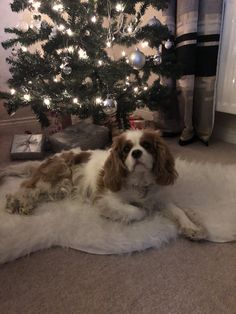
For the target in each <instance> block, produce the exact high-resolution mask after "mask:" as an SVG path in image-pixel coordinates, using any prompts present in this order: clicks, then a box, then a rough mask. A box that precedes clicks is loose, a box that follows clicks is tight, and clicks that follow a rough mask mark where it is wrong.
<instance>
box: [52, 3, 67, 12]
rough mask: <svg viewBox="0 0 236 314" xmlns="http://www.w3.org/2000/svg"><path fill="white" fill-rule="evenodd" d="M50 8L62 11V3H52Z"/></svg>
mask: <svg viewBox="0 0 236 314" xmlns="http://www.w3.org/2000/svg"><path fill="white" fill-rule="evenodd" d="M52 9H53V10H54V11H57V12H62V11H63V9H64V7H63V4H62V3H58V4H54V5H53V7H52Z"/></svg>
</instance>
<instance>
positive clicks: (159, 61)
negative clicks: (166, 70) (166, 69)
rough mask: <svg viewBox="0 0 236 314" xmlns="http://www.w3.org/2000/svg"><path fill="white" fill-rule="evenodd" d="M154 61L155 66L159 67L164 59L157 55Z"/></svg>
mask: <svg viewBox="0 0 236 314" xmlns="http://www.w3.org/2000/svg"><path fill="white" fill-rule="evenodd" d="M153 61H154V63H155V64H158V65H159V64H161V63H162V57H161V56H159V55H156V56H154V59H153Z"/></svg>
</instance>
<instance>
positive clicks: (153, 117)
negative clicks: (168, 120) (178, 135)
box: [129, 107, 157, 130]
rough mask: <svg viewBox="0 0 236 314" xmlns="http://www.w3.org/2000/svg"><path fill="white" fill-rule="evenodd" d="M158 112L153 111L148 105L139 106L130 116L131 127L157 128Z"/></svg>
mask: <svg viewBox="0 0 236 314" xmlns="http://www.w3.org/2000/svg"><path fill="white" fill-rule="evenodd" d="M156 121H157V112H156V111H151V110H150V109H149V108H147V107H143V108H137V109H136V110H135V111H134V112H133V113H132V114H131V115H130V116H129V123H130V127H131V129H139V130H140V129H147V128H148V129H150V128H151V129H156V128H157V124H156Z"/></svg>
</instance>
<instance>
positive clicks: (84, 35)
mask: <svg viewBox="0 0 236 314" xmlns="http://www.w3.org/2000/svg"><path fill="white" fill-rule="evenodd" d="M151 5H152V6H153V8H155V9H157V10H161V9H165V8H167V5H168V1H167V0H155V1H154V0H152V1H141V2H140V1H123V2H122V1H121V2H116V1H111V0H98V1H96V0H87V1H86V0H83V1H82V0H52V1H50V0H41V1H39V0H14V1H13V3H12V4H11V8H12V11H14V12H20V11H23V10H29V11H30V12H31V15H32V22H31V24H30V25H29V24H27V23H25V22H22V23H21V24H20V25H18V26H17V27H15V28H12V29H10V28H6V29H5V31H6V32H7V33H9V34H15V35H16V37H15V38H11V39H9V40H7V41H5V42H3V43H2V45H3V47H4V48H6V49H9V48H12V53H11V56H10V57H9V58H7V62H8V63H9V64H10V72H11V74H12V78H11V79H9V89H10V92H9V93H7V92H1V93H0V97H1V98H3V99H4V100H5V106H6V109H7V111H8V113H9V114H12V113H14V112H15V111H16V110H17V109H18V108H19V107H21V106H31V108H32V110H33V111H34V113H35V114H36V116H37V118H38V119H39V121H40V122H41V124H42V126H47V124H48V119H47V111H55V112H57V113H62V114H67V113H69V114H76V115H79V116H80V117H81V118H86V117H88V116H92V117H93V120H94V122H95V123H102V122H103V121H106V123H107V117H109V115H111V116H112V118H113V119H114V113H116V117H117V121H118V123H119V126H120V127H122V128H126V127H128V119H127V113H129V112H131V111H133V110H134V109H135V108H136V107H140V106H144V105H146V106H147V107H148V108H150V109H151V110H157V109H159V108H161V109H162V110H169V108H170V107H171V106H172V105H173V102H174V101H175V99H176V91H175V88H174V87H171V88H170V87H168V86H165V85H163V84H162V77H163V76H164V77H171V78H176V77H177V76H178V75H179V67H178V65H177V64H176V58H175V49H174V45H173V40H174V37H173V34H171V33H170V32H169V30H168V27H167V26H165V25H162V24H161V22H160V21H159V20H158V19H157V18H156V17H153V18H150V19H149V21H148V23H147V24H146V25H144V23H143V16H144V15H145V12H146V11H147V9H148V8H149V7H150V6H151ZM35 44H39V47H38V48H37V49H35V48H34V46H35ZM139 45H141V48H138V47H139ZM147 45H148V46H149V47H151V48H153V49H154V50H153V53H152V54H151V55H148V56H147V55H145V46H147ZM131 46H132V48H133V52H132V53H130V54H127V52H126V51H125V49H126V48H125V47H131ZM142 47H143V48H142ZM117 49H119V50H120V57H119V58H118V59H117V58H116V59H115V58H113V57H112V53H111V52H112V50H116V51H117ZM142 50H143V51H142ZM151 75H152V76H153V77H154V79H153V81H152V83H151V84H150V76H151Z"/></svg>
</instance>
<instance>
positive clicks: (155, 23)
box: [148, 16, 161, 26]
mask: <svg viewBox="0 0 236 314" xmlns="http://www.w3.org/2000/svg"><path fill="white" fill-rule="evenodd" d="M148 26H161V22H160V21H159V20H158V19H157V18H156V17H155V16H153V17H152V18H151V19H150V20H149V21H148Z"/></svg>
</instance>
